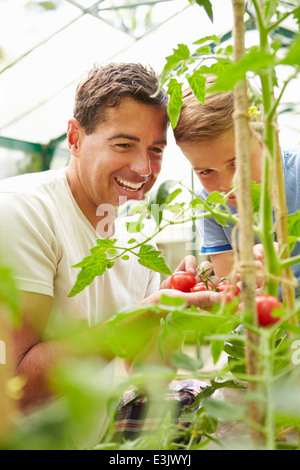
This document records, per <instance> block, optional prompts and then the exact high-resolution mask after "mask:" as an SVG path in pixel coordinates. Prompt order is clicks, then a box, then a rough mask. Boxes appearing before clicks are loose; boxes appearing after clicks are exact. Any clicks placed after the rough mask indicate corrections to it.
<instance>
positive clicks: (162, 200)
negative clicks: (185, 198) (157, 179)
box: [147, 180, 182, 225]
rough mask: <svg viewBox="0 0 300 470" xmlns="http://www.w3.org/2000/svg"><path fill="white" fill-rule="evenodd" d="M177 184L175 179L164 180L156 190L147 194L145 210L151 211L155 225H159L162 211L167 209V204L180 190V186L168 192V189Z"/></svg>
mask: <svg viewBox="0 0 300 470" xmlns="http://www.w3.org/2000/svg"><path fill="white" fill-rule="evenodd" d="M175 185H178V182H177V181H173V180H167V181H164V182H163V183H162V184H161V185H160V186H159V188H158V189H157V190H156V191H152V192H151V193H150V194H149V198H148V203H147V210H148V212H150V213H151V216H152V217H153V218H154V220H155V222H156V223H157V225H160V223H161V221H162V217H163V211H164V210H165V209H168V204H170V202H172V201H173V200H174V199H175V198H176V196H177V195H178V194H180V193H181V192H182V189H181V188H178V189H176V190H174V191H173V192H172V193H171V194H170V189H171V188H172V187H173V186H175Z"/></svg>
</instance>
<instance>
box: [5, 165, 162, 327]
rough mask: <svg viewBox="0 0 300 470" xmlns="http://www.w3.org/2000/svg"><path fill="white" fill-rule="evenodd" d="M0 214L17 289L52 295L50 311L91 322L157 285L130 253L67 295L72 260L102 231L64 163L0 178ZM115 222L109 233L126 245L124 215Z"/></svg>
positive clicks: (71, 281) (157, 278) (85, 251)
mask: <svg viewBox="0 0 300 470" xmlns="http://www.w3.org/2000/svg"><path fill="white" fill-rule="evenodd" d="M0 217H1V224H0V254H1V257H2V259H3V261H4V262H8V263H9V264H10V265H11V266H12V267H13V268H14V270H15V277H16V280H17V282H18V287H19V288H20V290H24V291H30V292H35V293H40V294H45V295H49V296H52V297H53V300H54V305H55V307H56V309H55V313H54V315H59V316H61V315H71V316H72V318H74V319H78V320H79V321H81V320H83V321H87V323H88V325H89V326H93V325H96V324H97V323H99V322H100V321H102V320H103V319H105V318H107V317H109V316H111V315H112V314H114V313H116V312H119V311H120V310H122V309H124V308H126V307H127V306H130V305H133V304H135V303H137V302H139V301H141V300H142V299H144V298H145V297H147V296H149V295H150V294H152V293H153V292H155V291H157V290H158V289H159V284H160V276H159V274H158V273H154V272H153V271H151V270H149V269H147V268H145V267H144V266H142V265H141V264H140V263H139V262H138V259H137V257H136V256H134V255H131V257H130V260H122V259H118V260H117V261H116V262H115V265H114V266H113V268H111V269H107V270H106V271H105V273H104V274H103V275H102V276H97V277H96V278H95V279H94V281H93V282H92V283H91V284H90V285H89V286H88V287H86V288H85V289H84V290H83V291H82V292H80V293H79V294H77V295H75V296H74V297H68V294H69V293H70V291H71V289H72V287H73V285H74V284H75V281H76V278H77V275H78V273H79V271H80V268H74V267H72V266H74V265H75V264H77V263H79V262H80V261H82V260H83V259H84V258H85V257H86V256H89V255H90V249H91V248H93V247H94V246H96V245H97V243H96V240H97V239H99V238H101V237H100V235H99V234H98V233H97V232H96V230H95V229H94V227H93V226H92V225H91V223H90V222H89V221H88V220H87V218H86V217H85V215H84V214H83V213H82V211H81V210H80V208H79V207H78V205H77V203H76V201H75V199H74V197H73V195H72V192H71V190H70V187H69V185H68V182H67V179H66V173H65V168H62V169H59V170H49V171H45V172H41V173H32V174H26V175H20V176H16V177H13V178H9V179H6V180H3V181H1V182H0ZM115 226H116V231H115V234H114V235H113V237H112V238H117V239H118V245H119V246H126V242H127V241H128V240H129V239H130V238H132V236H131V235H130V234H129V233H128V232H127V230H126V227H125V220H123V219H117V221H116V225H115ZM138 236H139V235H138V234H134V238H137V237H138ZM137 239H138V238H137ZM0 262H1V259H0Z"/></svg>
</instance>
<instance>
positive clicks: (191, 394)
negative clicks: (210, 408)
mask: <svg viewBox="0 0 300 470" xmlns="http://www.w3.org/2000/svg"><path fill="white" fill-rule="evenodd" d="M205 387H207V384H206V383H204V382H200V381H198V380H187V381H185V382H182V383H181V384H179V385H177V386H175V387H172V388H170V389H169V390H168V391H167V392H166V393H165V394H164V396H163V397H158V398H153V397H151V398H149V397H146V396H143V395H141V394H140V393H139V392H138V391H136V390H130V391H128V392H125V393H124V394H123V396H122V399H121V403H120V406H119V409H118V412H117V416H116V419H115V423H114V425H115V426H114V427H115V436H114V441H115V442H121V441H122V440H125V439H126V440H130V439H136V438H137V437H139V436H140V435H141V434H145V433H149V432H152V433H153V432H155V431H156V430H158V429H159V427H160V426H161V424H162V421H163V419H164V418H165V416H166V413H167V412H168V411H169V410H170V415H171V422H172V423H174V424H178V418H179V417H180V415H181V413H182V412H183V411H184V410H185V409H186V408H188V407H190V406H192V405H193V403H194V401H195V398H196V397H197V395H198V394H199V393H200V392H201V391H202V390H203V389H204V388H205ZM188 425H189V423H184V424H182V426H188Z"/></svg>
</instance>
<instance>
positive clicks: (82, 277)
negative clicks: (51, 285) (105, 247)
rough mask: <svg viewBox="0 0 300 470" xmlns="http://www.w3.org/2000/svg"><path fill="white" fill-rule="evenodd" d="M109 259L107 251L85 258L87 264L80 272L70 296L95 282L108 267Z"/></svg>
mask: <svg viewBox="0 0 300 470" xmlns="http://www.w3.org/2000/svg"><path fill="white" fill-rule="evenodd" d="M108 261H109V260H108V259H107V256H106V254H105V253H101V254H98V255H97V257H96V258H95V257H94V256H89V257H88V258H85V264H84V266H83V267H82V269H81V271H80V272H79V274H78V276H77V279H76V282H75V284H74V286H73V288H72V289H71V292H70V293H69V295H68V297H74V296H75V295H77V294H79V292H81V291H83V290H84V289H85V288H86V287H87V286H89V285H90V284H91V283H92V282H93V280H94V279H95V277H96V276H101V275H102V274H103V273H104V272H105V270H106V268H107V263H108Z"/></svg>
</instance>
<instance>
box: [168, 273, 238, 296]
mask: <svg viewBox="0 0 300 470" xmlns="http://www.w3.org/2000/svg"><path fill="white" fill-rule="evenodd" d="M170 282H171V288H172V289H177V290H180V291H181V292H204V291H215V292H219V293H221V294H224V295H226V301H228V302H229V301H231V300H232V296H237V295H239V294H240V288H239V287H238V286H237V285H234V284H231V283H229V282H226V281H221V282H218V283H217V284H214V283H213V282H212V281H210V279H209V278H206V279H205V280H203V281H200V282H197V281H196V278H195V276H194V275H193V274H192V273H188V272H185V271H178V272H176V273H174V274H173V275H172V276H171V281H170Z"/></svg>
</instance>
